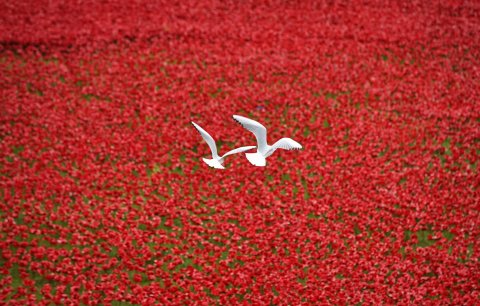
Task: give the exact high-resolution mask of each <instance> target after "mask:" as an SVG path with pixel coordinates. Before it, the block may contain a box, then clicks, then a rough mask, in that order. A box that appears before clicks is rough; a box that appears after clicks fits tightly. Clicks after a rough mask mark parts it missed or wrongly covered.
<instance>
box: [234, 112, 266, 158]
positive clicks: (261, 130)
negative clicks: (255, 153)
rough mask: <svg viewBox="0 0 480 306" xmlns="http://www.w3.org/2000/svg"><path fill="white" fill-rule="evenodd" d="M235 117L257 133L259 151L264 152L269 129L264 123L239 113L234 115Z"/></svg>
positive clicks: (245, 126)
mask: <svg viewBox="0 0 480 306" xmlns="http://www.w3.org/2000/svg"><path fill="white" fill-rule="evenodd" d="M233 119H234V120H235V121H237V122H238V123H240V124H241V125H242V126H243V127H244V128H246V129H247V130H249V131H250V132H252V133H253V134H254V135H255V138H257V147H258V150H259V151H261V152H262V151H264V150H265V149H266V148H267V129H266V128H265V127H264V126H263V125H261V124H260V123H258V122H257V121H255V120H252V119H248V118H245V117H242V116H238V115H233Z"/></svg>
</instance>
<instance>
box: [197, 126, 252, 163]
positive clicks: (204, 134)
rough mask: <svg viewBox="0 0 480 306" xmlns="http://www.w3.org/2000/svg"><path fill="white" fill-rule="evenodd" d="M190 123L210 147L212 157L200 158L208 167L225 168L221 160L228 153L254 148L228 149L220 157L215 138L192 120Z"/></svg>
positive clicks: (223, 159)
mask: <svg viewBox="0 0 480 306" xmlns="http://www.w3.org/2000/svg"><path fill="white" fill-rule="evenodd" d="M192 124H193V126H194V127H195V128H196V129H197V131H198V132H200V135H202V137H203V140H205V142H206V143H207V144H208V146H209V147H210V150H211V151H212V157H213V158H212V159H206V158H202V159H203V161H204V162H205V163H206V164H207V165H209V166H210V167H213V168H216V169H225V167H224V166H223V162H224V161H225V157H227V156H228V155H232V154H235V153H241V152H245V151H248V150H251V149H254V148H255V146H248V147H240V148H236V149H234V150H231V151H228V152H227V153H225V154H224V155H223V156H222V157H220V156H218V153H217V145H216V144H215V140H213V138H212V136H210V134H208V133H207V132H206V131H205V130H204V129H202V128H201V127H200V126H199V125H198V124H196V123H195V122H193V121H192Z"/></svg>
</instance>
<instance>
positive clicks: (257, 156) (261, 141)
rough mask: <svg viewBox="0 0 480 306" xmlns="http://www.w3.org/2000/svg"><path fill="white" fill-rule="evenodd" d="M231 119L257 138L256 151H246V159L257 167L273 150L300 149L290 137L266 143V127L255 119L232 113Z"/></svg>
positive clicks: (261, 164) (264, 162) (260, 165)
mask: <svg viewBox="0 0 480 306" xmlns="http://www.w3.org/2000/svg"><path fill="white" fill-rule="evenodd" d="M233 119H234V120H235V121H237V122H238V123H240V124H241V125H242V126H243V127H244V128H246V129H247V130H249V131H250V132H252V133H253V134H254V135H255V138H257V153H246V154H245V156H246V157H247V159H248V161H249V162H250V163H251V164H253V165H255V166H259V167H263V166H265V165H266V164H267V162H266V160H265V159H266V158H267V157H269V156H270V155H272V154H273V152H275V150H276V149H285V150H300V149H301V148H302V145H301V144H299V143H298V142H296V141H295V140H293V139H291V138H281V139H280V140H279V141H277V142H276V143H274V144H273V145H272V146H270V145H268V144H267V129H266V128H265V127H264V126H263V125H261V124H260V123H258V122H257V121H255V120H252V119H248V118H245V117H242V116H238V115H233Z"/></svg>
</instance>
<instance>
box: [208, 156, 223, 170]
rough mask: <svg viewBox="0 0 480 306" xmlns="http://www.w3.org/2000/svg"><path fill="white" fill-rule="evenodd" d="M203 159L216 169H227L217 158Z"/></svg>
mask: <svg viewBox="0 0 480 306" xmlns="http://www.w3.org/2000/svg"><path fill="white" fill-rule="evenodd" d="M203 161H204V162H205V163H206V164H207V165H209V166H210V167H212V168H215V169H225V167H224V166H223V165H222V164H221V163H220V162H219V161H218V160H216V159H206V158H203Z"/></svg>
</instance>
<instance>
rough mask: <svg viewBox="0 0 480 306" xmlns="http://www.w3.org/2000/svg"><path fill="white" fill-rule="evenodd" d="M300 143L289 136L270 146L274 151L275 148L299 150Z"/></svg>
mask: <svg viewBox="0 0 480 306" xmlns="http://www.w3.org/2000/svg"><path fill="white" fill-rule="evenodd" d="M301 148H302V145H301V144H299V143H298V142H296V141H295V140H293V139H291V138H282V139H280V140H279V141H277V142H276V143H274V144H273V146H272V147H271V148H270V150H271V152H272V153H273V151H275V150H276V149H284V150H300V149H301Z"/></svg>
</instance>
